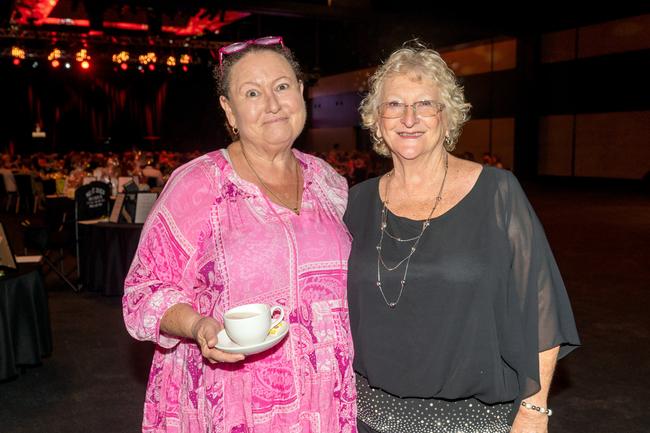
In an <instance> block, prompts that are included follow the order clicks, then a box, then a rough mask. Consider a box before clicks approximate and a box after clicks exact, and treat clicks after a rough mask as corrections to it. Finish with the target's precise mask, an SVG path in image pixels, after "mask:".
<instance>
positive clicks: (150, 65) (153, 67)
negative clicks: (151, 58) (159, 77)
mask: <svg viewBox="0 0 650 433" xmlns="http://www.w3.org/2000/svg"><path fill="white" fill-rule="evenodd" d="M149 70H150V71H155V70H156V65H154V64H153V63H149Z"/></svg>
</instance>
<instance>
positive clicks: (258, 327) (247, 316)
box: [223, 304, 284, 346]
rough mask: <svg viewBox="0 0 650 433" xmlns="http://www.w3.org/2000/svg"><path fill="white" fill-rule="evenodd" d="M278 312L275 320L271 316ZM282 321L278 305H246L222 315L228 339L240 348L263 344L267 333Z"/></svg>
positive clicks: (280, 308) (282, 311)
mask: <svg viewBox="0 0 650 433" xmlns="http://www.w3.org/2000/svg"><path fill="white" fill-rule="evenodd" d="M276 311H278V312H279V315H278V317H276V318H275V319H274V318H273V314H274V313H275V312H276ZM282 319H284V309H283V308H282V307H281V306H279V305H274V306H273V307H269V306H268V305H266V304H247V305H240V306H239V307H235V308H231V309H230V310H228V311H226V313H225V314H224V315H223V325H224V328H225V329H226V334H228V337H229V338H230V339H231V340H232V341H234V342H235V343H237V344H239V345H240V346H250V345H253V344H258V343H261V342H263V341H264V340H265V339H266V337H267V336H268V334H269V331H270V330H271V329H272V328H273V327H275V325H277V324H278V323H280V322H281V321H282Z"/></svg>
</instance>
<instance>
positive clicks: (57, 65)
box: [51, 59, 61, 68]
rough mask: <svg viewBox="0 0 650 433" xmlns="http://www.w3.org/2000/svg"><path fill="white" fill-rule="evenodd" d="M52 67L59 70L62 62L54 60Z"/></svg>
mask: <svg viewBox="0 0 650 433" xmlns="http://www.w3.org/2000/svg"><path fill="white" fill-rule="evenodd" d="M51 65H52V67H53V68H58V67H59V66H61V62H59V61H58V60H57V59H54V60H52V62H51Z"/></svg>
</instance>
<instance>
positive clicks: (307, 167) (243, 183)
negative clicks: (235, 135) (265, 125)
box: [219, 147, 312, 213]
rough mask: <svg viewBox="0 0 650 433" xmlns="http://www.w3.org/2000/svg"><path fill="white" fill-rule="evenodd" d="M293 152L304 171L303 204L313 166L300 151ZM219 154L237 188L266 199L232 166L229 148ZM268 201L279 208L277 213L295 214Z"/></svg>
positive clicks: (259, 189) (221, 150)
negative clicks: (280, 211) (279, 211)
mask: <svg viewBox="0 0 650 433" xmlns="http://www.w3.org/2000/svg"><path fill="white" fill-rule="evenodd" d="M291 152H292V153H293V156H294V157H295V158H296V159H297V160H298V163H299V164H300V168H301V169H302V182H303V183H302V187H303V193H302V200H301V203H303V202H304V199H305V193H306V192H307V188H306V186H307V185H309V183H310V182H311V177H312V172H311V164H309V161H307V160H305V159H303V154H302V153H301V152H300V151H298V150H296V149H291ZM219 154H221V156H222V157H223V159H224V160H225V163H226V166H227V167H228V172H227V173H226V175H227V177H228V178H229V179H230V181H231V182H232V183H233V184H234V185H236V186H237V187H239V188H241V189H243V190H244V191H246V192H248V193H250V194H253V195H255V196H258V197H260V198H265V195H264V193H263V192H262V189H261V188H260V187H259V186H257V185H255V184H254V183H253V182H250V181H248V180H246V179H244V178H243V177H241V176H240V175H239V174H238V173H237V171H236V170H235V167H234V166H233V165H232V160H231V159H230V153H229V152H228V149H227V148H225V147H224V148H222V149H219ZM266 200H268V202H269V203H271V204H272V205H273V206H275V207H276V208H277V209H276V211H277V210H282V211H284V210H286V211H287V212H291V213H293V211H292V210H291V209H289V208H286V207H284V206H282V205H281V204H278V203H275V202H274V201H272V200H270V199H269V198H268V197H266ZM301 207H302V206H301Z"/></svg>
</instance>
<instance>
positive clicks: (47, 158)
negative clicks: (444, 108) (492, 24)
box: [0, 144, 504, 195]
mask: <svg viewBox="0 0 650 433" xmlns="http://www.w3.org/2000/svg"><path fill="white" fill-rule="evenodd" d="M200 154H201V153H200V152H198V151H194V152H173V151H167V150H161V151H157V152H144V151H139V150H133V151H126V152H122V153H112V152H109V153H94V152H85V151H80V152H69V153H66V154H63V155H61V154H57V153H35V154H31V155H14V156H12V155H9V154H6V153H5V154H2V156H1V158H2V160H1V164H0V174H1V175H2V180H4V192H9V193H11V192H15V191H16V182H15V178H14V175H16V174H29V175H31V176H32V179H33V191H34V194H35V195H43V194H47V193H48V192H49V193H51V192H52V191H44V189H43V181H47V180H52V179H54V180H55V179H61V178H65V182H66V188H68V189H74V188H76V187H78V186H80V185H81V184H82V182H83V179H84V178H86V177H89V176H90V177H94V178H95V179H97V180H101V181H105V182H111V180H114V179H116V178H118V177H121V176H129V177H134V178H137V179H138V180H139V183H140V184H143V185H147V184H148V185H150V186H152V187H161V186H162V185H163V184H164V182H165V181H166V180H167V179H168V178H169V175H170V174H171V173H172V172H173V171H174V170H175V169H176V168H177V167H179V166H181V165H182V164H184V163H186V162H188V161H190V160H192V159H194V158H196V157H198V156H199V155H200ZM316 155H317V156H318V157H320V158H322V159H324V160H325V161H327V162H328V163H329V164H330V165H332V167H334V168H335V169H336V171H337V172H338V173H339V174H341V175H342V176H344V177H345V178H346V179H347V180H348V183H349V184H350V186H352V185H354V184H357V183H359V182H362V181H364V180H366V179H369V178H372V177H375V176H379V175H381V174H383V173H385V172H387V171H388V170H390V168H391V167H390V160H389V159H388V158H383V157H381V156H379V155H377V154H376V153H375V152H373V151H359V150H354V151H347V150H341V149H339V146H338V145H336V144H335V145H333V146H332V149H331V150H330V151H328V152H319V153H316ZM459 156H460V157H461V158H464V159H468V160H472V161H475V158H474V155H473V154H472V153H470V152H465V153H463V154H460V155H459ZM480 162H482V163H483V164H484V165H491V166H495V167H499V168H504V166H503V164H502V163H501V160H500V159H499V157H498V156H495V155H492V154H490V153H488V152H486V153H484V154H483V156H482V158H481V161H480ZM46 189H47V188H46Z"/></svg>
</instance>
